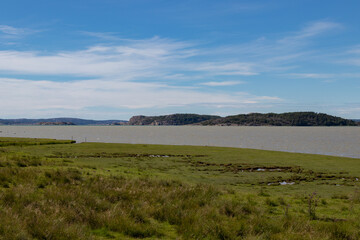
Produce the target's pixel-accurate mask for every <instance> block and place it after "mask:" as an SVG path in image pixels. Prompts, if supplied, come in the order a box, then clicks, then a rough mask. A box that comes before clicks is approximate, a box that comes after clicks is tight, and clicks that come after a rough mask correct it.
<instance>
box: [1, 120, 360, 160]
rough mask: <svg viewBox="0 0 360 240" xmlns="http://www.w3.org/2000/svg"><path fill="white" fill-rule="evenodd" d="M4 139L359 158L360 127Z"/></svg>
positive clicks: (142, 130) (69, 130)
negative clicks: (210, 148)
mask: <svg viewBox="0 0 360 240" xmlns="http://www.w3.org/2000/svg"><path fill="white" fill-rule="evenodd" d="M0 137H30V138H55V139H73V140H76V141H77V142H105V143H139V144H167V145H199V146H220V147H237V148H254V149H265V150H276V151H288V152H301V153H314V154H325V155H334V156H346V157H355V158H360V127H243V126H240V127H228V126H227V127H220V126H0Z"/></svg>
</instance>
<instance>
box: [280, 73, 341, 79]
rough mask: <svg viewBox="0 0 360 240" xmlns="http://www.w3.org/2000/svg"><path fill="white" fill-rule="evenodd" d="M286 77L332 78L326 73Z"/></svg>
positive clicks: (331, 75)
mask: <svg viewBox="0 0 360 240" xmlns="http://www.w3.org/2000/svg"><path fill="white" fill-rule="evenodd" d="M286 76H290V77H295V78H317V79H319V78H333V77H335V75H334V74H326V73H289V74H286Z"/></svg>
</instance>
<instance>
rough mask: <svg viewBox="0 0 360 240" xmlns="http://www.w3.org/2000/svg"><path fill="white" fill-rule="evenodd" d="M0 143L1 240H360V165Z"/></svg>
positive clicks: (208, 151) (177, 149)
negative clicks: (139, 239)
mask: <svg viewBox="0 0 360 240" xmlns="http://www.w3.org/2000/svg"><path fill="white" fill-rule="evenodd" d="M70 143H71V141H55V140H51V139H16V138H14V139H11V138H6V139H5V138H0V216H1V217H0V239H138V238H142V239H360V230H359V229H360V223H359V216H360V189H359V187H360V184H359V179H360V159H351V158H340V157H330V156H321V155H310V154H296V153H284V152H274V151H262V150H251V149H235V148H217V147H191V146H160V145H130V144H104V143H81V144H70Z"/></svg>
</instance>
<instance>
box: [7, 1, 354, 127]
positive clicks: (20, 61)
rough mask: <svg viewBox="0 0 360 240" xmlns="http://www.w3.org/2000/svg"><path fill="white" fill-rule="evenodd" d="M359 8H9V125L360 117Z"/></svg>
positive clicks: (305, 4)
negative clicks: (188, 117)
mask: <svg viewBox="0 0 360 240" xmlns="http://www.w3.org/2000/svg"><path fill="white" fill-rule="evenodd" d="M359 10H360V2H359V1H352V0H349V1H346V2H340V1H335V0H327V1H325V0H324V1H321V0H319V1H307V0H301V1H295V0H294V1H289V0H279V1H269V0H266V1H254V0H253V1H226V0H222V1H219V0H218V1H211V0H207V1H205V0H191V1H187V0H184V1H171V0H167V1H156V0H146V1H145V0H142V1H140V0H131V1H130V0H128V1H122V0H86V1H85V0H82V1H80V0H71V1H70V0H62V1H49V0H34V1H28V0H11V1H10V0H3V1H1V4H0V96H1V101H0V108H1V112H0V118H19V117H26V118H40V117H64V116H67V117H81V118H93V119H125V120H126V119H128V118H129V117H131V116H133V115H139V114H144V115H160V114H170V113H200V114H216V115H221V116H226V115H234V114H240V113H249V112H289V111H315V112H324V113H329V114H333V115H337V116H342V117H346V118H360V94H359V92H360V27H359V23H360V15H359V14H358V12H359Z"/></svg>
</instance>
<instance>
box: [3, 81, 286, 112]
mask: <svg viewBox="0 0 360 240" xmlns="http://www.w3.org/2000/svg"><path fill="white" fill-rule="evenodd" d="M0 85H1V86H2V87H1V89H0V95H1V96H2V98H3V99H6V101H1V102H0V108H1V109H2V112H4V113H12V112H18V113H22V114H23V116H26V115H27V114H29V113H31V112H41V111H43V110H49V109H64V110H65V111H82V110H84V109H86V108H96V107H104V106H106V107H108V108H119V109H121V108H123V109H124V108H125V109H141V108H166V107H186V106H190V105H191V106H194V105H196V106H202V105H203V106H212V107H219V106H236V105H249V104H250V105H256V104H260V105H261V104H264V103H270V102H278V101H281V99H279V98H277V97H268V96H255V95H251V94H248V93H235V94H230V93H207V92H201V91H199V90H194V89H187V88H180V87H179V88H174V87H169V86H167V85H163V84H155V83H134V82H122V81H118V82H116V81H106V80H82V81H74V82H51V81H29V80H22V79H9V78H1V79H0Z"/></svg>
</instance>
